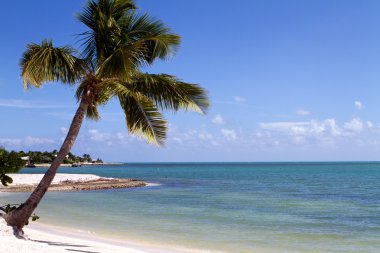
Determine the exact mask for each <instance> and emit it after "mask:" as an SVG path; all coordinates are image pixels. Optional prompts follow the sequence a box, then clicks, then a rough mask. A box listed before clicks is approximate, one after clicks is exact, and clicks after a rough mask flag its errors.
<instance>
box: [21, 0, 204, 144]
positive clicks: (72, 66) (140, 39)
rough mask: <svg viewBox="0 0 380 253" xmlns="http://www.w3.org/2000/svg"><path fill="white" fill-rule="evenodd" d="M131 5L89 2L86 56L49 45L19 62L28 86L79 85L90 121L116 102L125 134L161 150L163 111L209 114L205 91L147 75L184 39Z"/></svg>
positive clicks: (82, 17) (114, 0)
mask: <svg viewBox="0 0 380 253" xmlns="http://www.w3.org/2000/svg"><path fill="white" fill-rule="evenodd" d="M135 9H136V6H135V4H134V1H132V0H98V1H94V0H91V1H89V2H88V4H87V6H86V7H85V8H84V10H83V11H82V12H81V13H80V14H78V16H77V18H78V20H79V21H80V22H82V23H83V24H84V25H85V26H86V27H87V28H88V30H87V31H85V32H84V33H82V34H80V41H81V43H82V48H81V49H82V52H81V54H77V52H76V51H75V50H74V49H73V48H71V47H69V46H64V47H54V46H53V43H52V42H51V41H48V40H44V41H42V43H41V44H40V45H38V44H30V45H28V47H27V50H26V52H25V53H24V55H23V57H22V60H21V68H22V74H21V75H22V79H23V81H24V86H25V87H26V88H29V87H31V86H35V87H40V86H41V85H43V84H44V83H46V82H54V81H55V82H62V83H65V84H70V85H71V84H75V83H79V86H78V88H77V91H76V98H77V100H78V101H81V100H85V101H86V103H87V104H88V107H87V112H86V116H87V118H89V119H93V120H98V119H100V115H99V111H98V107H99V106H100V105H105V104H107V102H108V101H109V100H110V99H112V98H114V97H115V98H117V99H118V100H119V101H120V105H121V107H122V109H123V111H124V113H125V118H126V121H127V128H128V130H129V131H130V132H131V133H135V134H138V135H140V136H143V137H144V138H146V139H147V141H148V142H150V143H156V144H158V145H161V144H162V143H163V142H164V140H165V138H166V131H167V124H166V121H165V119H164V118H163V116H162V114H161V112H160V110H171V111H178V110H193V111H196V112H200V113H205V112H206V111H207V109H208V107H209V101H208V97H207V93H206V91H205V90H204V89H203V88H201V87H200V86H199V85H197V84H191V83H185V82H183V81H181V80H180V79H178V78H177V77H175V76H171V75H167V74H147V73H146V74H144V73H141V71H140V68H141V67H142V66H146V65H150V64H152V63H153V62H154V61H155V60H156V59H162V60H164V59H168V58H170V57H171V56H172V55H173V54H174V53H175V52H176V51H177V49H178V46H179V44H180V37H179V36H178V35H177V34H174V33H172V32H171V31H170V29H169V28H168V27H167V26H165V25H164V24H163V23H162V22H161V21H160V20H157V19H154V18H152V17H150V16H149V15H147V14H143V15H139V14H137V12H136V11H135Z"/></svg>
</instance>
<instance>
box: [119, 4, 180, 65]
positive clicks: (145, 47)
mask: <svg viewBox="0 0 380 253" xmlns="http://www.w3.org/2000/svg"><path fill="white" fill-rule="evenodd" d="M118 23H119V26H120V29H121V30H122V36H123V37H122V38H121V43H122V44H129V45H134V47H136V48H137V49H138V50H139V51H140V52H141V55H142V56H143V57H142V59H141V61H142V62H146V63H148V64H151V63H153V61H154V60H155V59H156V58H160V59H167V58H169V57H171V56H172V55H173V54H174V53H175V52H176V51H177V49H178V46H179V44H180V42H181V38H180V36H179V35H177V34H174V33H171V31H170V29H169V28H168V27H166V26H165V25H164V24H163V23H162V22H161V21H159V20H157V19H154V18H152V17H150V16H149V15H148V14H144V15H142V16H139V15H137V14H136V12H132V11H131V12H128V13H126V14H125V16H124V17H123V18H122V19H120V21H119V22H118Z"/></svg>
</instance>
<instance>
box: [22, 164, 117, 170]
mask: <svg viewBox="0 0 380 253" xmlns="http://www.w3.org/2000/svg"><path fill="white" fill-rule="evenodd" d="M117 164H121V163H108V162H104V163H81V164H80V166H77V167H87V166H107V165H117ZM50 165H51V164H50V163H37V164H33V166H34V167H27V166H26V167H24V169H33V168H49V167H50ZM59 167H69V168H70V167H73V166H72V164H71V163H61V164H60V165H59ZM74 168H75V166H74Z"/></svg>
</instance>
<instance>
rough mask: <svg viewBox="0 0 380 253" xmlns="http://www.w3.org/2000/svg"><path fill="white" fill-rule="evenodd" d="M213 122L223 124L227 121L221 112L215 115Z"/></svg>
mask: <svg viewBox="0 0 380 253" xmlns="http://www.w3.org/2000/svg"><path fill="white" fill-rule="evenodd" d="M211 122H212V123H214V124H217V125H222V124H225V123H226V122H225V120H224V119H223V117H222V116H221V115H220V114H217V115H215V117H214V118H212V120H211Z"/></svg>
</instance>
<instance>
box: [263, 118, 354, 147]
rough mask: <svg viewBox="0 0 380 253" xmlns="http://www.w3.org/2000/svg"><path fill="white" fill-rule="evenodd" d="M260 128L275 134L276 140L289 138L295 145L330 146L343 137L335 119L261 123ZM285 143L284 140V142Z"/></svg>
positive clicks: (343, 133) (342, 132)
mask: <svg viewBox="0 0 380 253" xmlns="http://www.w3.org/2000/svg"><path fill="white" fill-rule="evenodd" d="M260 128H261V129H263V130H266V131H271V132H274V133H275V132H277V133H279V134H280V135H279V134H277V137H278V138H287V137H288V138H290V140H291V141H293V142H295V143H305V142H311V143H312V142H316V141H317V142H320V143H327V144H330V143H332V142H333V140H334V139H335V138H337V137H340V136H345V135H347V134H348V133H345V132H344V131H343V129H342V128H340V127H339V126H338V125H337V123H336V121H335V119H326V120H323V121H316V120H312V121H307V122H272V123H261V124H260ZM285 142H286V140H285Z"/></svg>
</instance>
